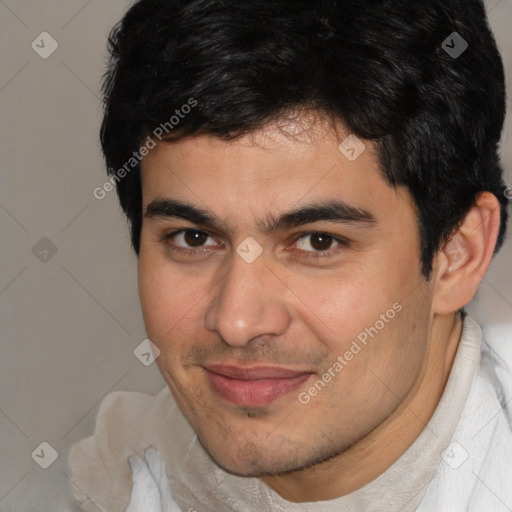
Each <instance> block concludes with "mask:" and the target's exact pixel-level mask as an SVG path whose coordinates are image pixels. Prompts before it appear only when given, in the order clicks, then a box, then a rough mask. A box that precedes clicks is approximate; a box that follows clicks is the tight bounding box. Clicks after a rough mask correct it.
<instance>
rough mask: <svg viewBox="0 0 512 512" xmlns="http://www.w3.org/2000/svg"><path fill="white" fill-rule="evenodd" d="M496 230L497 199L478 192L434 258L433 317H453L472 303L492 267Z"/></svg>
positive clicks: (498, 217)
mask: <svg viewBox="0 0 512 512" xmlns="http://www.w3.org/2000/svg"><path fill="white" fill-rule="evenodd" d="M499 228H500V203H499V201H498V199H497V198H496V196H494V195H493V194H491V193H490V192H479V193H478V194H477V196H476V199H475V204H474V205H473V206H472V207H471V209H470V210H469V211H468V213H467V215H466V217H465V218H464V221H463V223H462V224H461V226H460V227H459V229H458V230H457V231H456V232H455V233H454V234H453V235H452V237H451V238H450V240H448V241H447V242H446V243H445V244H444V245H443V247H442V248H441V249H440V250H439V252H438V253H437V255H436V258H435V272H434V276H435V277H434V281H435V283H434V288H433V299H432V310H433V312H434V313H437V314H440V315H446V314H450V313H453V312H455V311H457V310H458V309H460V308H462V307H464V306H465V305H466V304H468V303H469V302H470V301H471V299H473V297H474V296H475V293H476V291H477V289H478V286H479V285H480V283H481V282H482V279H483V278H484V276H485V273H486V272H487V269H488V268H489V265H490V263H491V260H492V257H493V253H494V248H495V246H496V240H497V238H498V233H499Z"/></svg>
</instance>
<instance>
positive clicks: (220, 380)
mask: <svg viewBox="0 0 512 512" xmlns="http://www.w3.org/2000/svg"><path fill="white" fill-rule="evenodd" d="M204 369H205V371H206V376H207V379H208V381H209V384H210V386H211V388H212V389H213V391H214V392H215V393H216V394H217V395H219V396H220V397H221V398H223V399H224V400H226V401H228V402H230V403H232V404H234V405H237V406H239V407H264V406H266V405H269V404H271V403H272V402H274V401H275V400H277V399H278V398H281V397H283V396H284V395H287V394H289V393H291V392H292V391H293V390H295V389H297V388H298V387H299V386H300V385H301V384H303V383H304V382H306V381H307V380H308V379H309V378H310V377H311V375H313V373H311V372H305V371H298V370H291V369H288V368H282V367H271V366H259V367H252V368H251V367H240V366H231V365H208V366H207V367H204Z"/></svg>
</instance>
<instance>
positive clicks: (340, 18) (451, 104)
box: [100, 0, 508, 279]
mask: <svg viewBox="0 0 512 512" xmlns="http://www.w3.org/2000/svg"><path fill="white" fill-rule="evenodd" d="M454 32H456V33H457V34H454ZM454 38H455V39H454ZM464 41H465V42H467V45H468V46H467V48H466V49H465V51H463V53H462V54H460V55H454V54H453V52H450V51H449V49H450V48H454V47H455V46H456V44H457V45H458V49H463V48H464ZM108 48H109V62H108V70H107V72H106V73H105V75H104V80H103V85H102V92H103V100H104V118H103V123H102V126H101V137H100V138H101V144H102V149H103V153H104V156H105V161H106V165H107V169H108V172H109V174H110V176H111V179H112V177H114V178H116V180H115V181H116V186H117V192H118V195H119V198H120V203H121V206H122V208H123V210H124V212H125V213H126V215H127V217H128V220H129V223H130V228H131V240H132V245H133V248H134V250H135V252H136V253H137V254H138V253H139V249H140V233H141V225H142V191H141V177H140V164H139V163H136V164H133V170H132V171H131V172H124V173H122V176H123V179H119V176H116V172H117V171H118V169H120V168H122V167H123V166H125V169H126V162H127V161H129V160H130V159H131V157H132V155H133V152H136V151H137V150H138V149H139V148H140V146H141V144H143V141H144V140H149V139H147V137H148V136H149V135H150V134H151V133H154V130H155V128H156V127H158V126H161V127H165V131H166V134H165V135H166V138H169V139H171V140H178V139H179V138H181V137H185V136H189V135H202V134H210V135H213V136H217V137H219V138H221V139H223V140H234V139H236V138H238V137H241V136H243V135H245V134H248V133H250V132H252V131H255V130H258V129H261V128H263V127H265V125H267V124H268V123H270V122H272V121H276V120H279V119H280V118H281V117H283V116H284V115H285V114H286V113H287V112H290V111H294V110H296V109H307V110H310V111H312V112H315V113H318V114H321V115H326V116H329V117H330V118H333V119H337V120H339V121H341V123H343V125H344V126H345V127H347V129H348V130H349V131H350V133H353V134H355V135H356V136H358V137H360V138H363V139H368V140H371V141H373V142H374V143H375V145H376V148H377V153H378V158H379V162H380V164H381V172H382V174H383V176H384V177H385V178H386V179H387V181H388V182H389V184H390V185H391V186H393V187H398V186H403V187H406V189H407V190H408V191H409V193H410V194H411V196H412V199H413V200H414V203H415V205H416V210H417V219H418V229H419V234H420V239H421V263H422V273H423V275H424V276H425V277H426V278H427V279H429V278H430V275H431V271H432V263H433V257H434V255H435V253H436V252H437V251H438V250H439V249H440V247H441V245H442V243H443V242H445V241H447V240H448V239H449V238H450V236H451V235H452V234H453V232H454V231H455V230H456V229H457V228H458V227H459V226H460V223H461V222H462V221H463V219H464V217H465V216H466V214H467V212H468V210H469V208H470V207H471V206H472V205H473V204H474V201H475V198H476V194H477V193H478V192H480V191H489V192H491V193H493V194H494V195H495V196H496V197H497V198H498V200H499V202H500V205H501V225H500V232H499V236H498V240H497V244H496V248H495V252H497V251H498V250H499V248H500V247H501V245H502V243H503V239H504V235H505V231H506V221H507V210H506V207H507V203H508V199H507V197H506V195H505V193H504V191H505V184H504V182H503V172H502V168H501V166H500V162H499V156H498V144H499V140H500V135H501V131H502V128H503V122H504V118H505V78H504V70H503V63H502V60H501V57H500V54H499V52H498V50H497V47H496V43H495V40H494V38H493V35H492V33H491V30H490V28H489V26H488V22H487V17H486V13H485V8H484V6H483V4H482V2H481V1H480V0H421V1H418V2H415V1H412V2H411V1H410V0H317V1H315V0H140V1H138V2H136V3H135V4H134V5H133V6H132V7H131V8H130V9H129V10H128V12H127V13H126V14H125V16H124V18H123V19H122V20H121V21H120V22H119V23H118V24H117V25H116V26H115V27H114V28H113V29H112V31H111V33H110V36H109V42H108ZM185 105H194V108H188V107H187V109H186V110H185V109H184V106H185ZM182 108H183V110H182ZM185 112H187V113H186V115H184V113H185ZM178 113H180V114H182V115H180V117H179V120H178V121H176V120H177V119H178V117H177V114H178ZM175 114H176V115H175ZM172 116H174V121H170V120H171V117H172ZM160 131H162V129H160ZM340 142H341V141H340Z"/></svg>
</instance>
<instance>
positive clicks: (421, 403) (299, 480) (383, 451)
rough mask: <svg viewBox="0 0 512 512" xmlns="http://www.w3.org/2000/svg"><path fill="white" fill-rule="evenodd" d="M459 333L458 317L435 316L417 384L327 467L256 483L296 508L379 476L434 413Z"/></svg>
mask: <svg viewBox="0 0 512 512" xmlns="http://www.w3.org/2000/svg"><path fill="white" fill-rule="evenodd" d="M461 333H462V320H461V318H460V316H459V315H458V314H455V313H454V314H452V315H446V316H442V317H440V316H435V317H434V320H433V323H432V331H431V336H430V347H429V356H428V361H427V363H426V369H425V372H424V373H423V375H422V377H421V381H419V382H418V383H417V385H416V386H415V387H414V389H413V390H412V391H411V393H410V395H409V396H408V397H406V399H405V400H404V401H403V402H402V404H401V405H400V406H399V407H398V408H397V409H396V410H395V411H394V412H393V413H392V414H391V415H390V416H389V417H388V418H387V419H386V420H385V421H384V422H382V423H381V424H380V425H379V426H378V427H377V428H376V429H374V430H373V431H372V432H371V433H370V434H368V435H367V436H366V437H364V438H362V439H361V440H359V441H358V442H357V443H356V444H354V445H353V446H352V447H351V448H349V449H348V450H346V451H344V452H343V453H341V454H339V455H337V456H335V457H333V458H331V459H329V460H328V461H326V462H323V463H321V464H317V465H316V466H313V467H311V468H307V469H302V470H298V471H295V472H292V473H287V474H285V475H277V476H267V477H262V478H261V480H262V481H263V482H265V483H266V484H267V485H268V486H269V487H271V488H272V489H273V490H274V491H275V492H277V493H278V494H279V495H280V496H281V497H282V498H284V499H286V500H289V501H292V502H297V503H301V502H312V501H322V500H331V499H335V498H339V497H341V496H344V495H346V494H350V493H351V492H354V491H356V490H357V489H360V488H361V487H363V486H365V485H366V484H368V483H370V482H371V481H372V480H374V479H375V478H377V477H378V476H379V475H381V474H382V473H384V472H385V471H386V470H387V469H388V468H389V467H390V466H391V465H392V464H393V463H394V462H395V461H396V460H398V459H399V458H400V456H401V455H402V454H403V453H405V452H406V451H407V449H408V448H409V447H410V446H411V445H412V444H413V443H414V441H415V440H416V439H417V438H418V436H419V435H420V434H421V432H422V431H423V430H424V428H425V427H426V425H427V424H428V422H429V421H430V418H431V417H432V415H433V414H434V411H435V409H436V407H437V405H438V403H439V401H440V399H441V396H442V394H443V391H444V388H445V386H446V382H447V381H448V377H449V375H450V371H451V368H452V366H453V361H454V359H455V355H456V352H457V348H458V345H459V341H460V337H461ZM368 461H371V463H370V464H369V463H368Z"/></svg>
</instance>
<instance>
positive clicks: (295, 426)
mask: <svg viewBox="0 0 512 512" xmlns="http://www.w3.org/2000/svg"><path fill="white" fill-rule="evenodd" d="M292 128H293V127H292ZM347 135H348V134H347V133H345V134H344V135H343V136H342V137H341V138H340V137H337V136H336V135H335V134H334V132H332V131H328V130H327V129H325V130H323V131H321V132H318V131H317V133H316V136H315V137H314V138H313V139H312V140H304V139H303V138H302V139H301V138H300V137H299V138H297V139H292V138H290V137H288V136H286V135H285V134H283V132H282V131H280V129H279V128H278V127H277V126H276V125H270V126H269V127H268V129H266V130H265V132H258V133H254V134H251V135H248V136H245V137H243V138H241V139H238V140H236V141H231V142H225V141H222V140H220V139H218V138H214V137H210V136H199V137H194V138H188V139H184V140H181V141H178V142H174V143H170V144H166V143H160V144H158V145H157V147H156V148H155V149H153V150H152V151H151V152H150V153H149V155H148V156H147V157H146V158H145V159H144V161H143V166H142V178H143V204H144V206H143V208H144V212H146V213H147V214H146V215H145V217H144V220H143V225H142V236H141V249H140V256H139V292H140V298H141V303H142V309H143V314H144V321H145V324H146V329H147V334H148V337H149V338H150V339H151V340H152V341H153V343H155V344H156V345H157V346H158V348H159V349H160V351H161V354H160V356H159V357H158V359H157V364H158V366H159V368H160V371H161V372H162V374H163V377H164V378H165V380H166V382H167V384H168V385H169V388H170V389H171V391H172V393H173V395H174V397H175V399H176V400H177V402H178V404H179V406H180V408H181V410H182V411H183V413H184V415H185V416H186V418H187V419H188V421H189V422H190V424H191V425H192V427H193V428H194V430H195V431H196V432H197V435H198V438H199V440H200V441H201V443H202V444H203V446H204V447H205V448H206V450H207V451H208V452H209V453H210V455H211V456H212V457H213V459H214V460H215V461H216V462H217V463H218V464H219V465H220V466H222V467H224V468H225V469H227V470H228V471H231V472H233V473H236V474H240V475H254V476H257V475H264V474H278V473H283V472H287V471H293V470H298V469H301V468H305V467H308V466H310V465H312V464H315V463H318V462H321V461H324V460H327V459H329V458H332V457H333V456H335V455H337V454H339V453H341V452H343V451H344V450H345V449H347V448H348V447H350V446H351V445H353V444H354V443H356V442H357V441H358V440H360V439H362V438H363V437H364V436H365V435H366V434H368V433H369V432H371V431H372V430H374V429H375V428H376V427H378V426H379V425H381V424H383V422H385V420H386V419H387V418H389V417H390V415H392V413H393V412H394V411H395V410H396V408H397V406H398V404H399V403H400V401H401V400H404V399H406V398H407V397H408V396H409V395H410V394H411V393H413V392H414V389H415V388H416V387H417V385H418V382H419V381H420V379H421V376H422V374H423V372H424V370H425V364H426V355H427V352H428V345H429V339H430V329H431V322H432V311H431V297H432V293H431V290H430V287H429V285H428V284H427V283H425V281H424V279H423V277H422V276H421V274H420V268H421V267H420V249H419V248H420V243H419V235H418V228H417V221H416V216H415V211H414V206H413V203H412V201H411V199H410V197H409V195H408V194H407V193H406V192H405V191H404V190H403V189H397V190H394V189H393V188H391V187H390V186H389V184H388V183H387V182H386V181H385V180H384V179H383V178H382V177H381V175H380V174H379V172H378V160H377V157H376V155H375V154H374V152H373V146H372V144H371V143H369V142H368V141H365V144H366V150H365V151H364V152H363V153H362V154H361V155H360V156H359V157H358V158H357V159H356V160H354V161H350V160H349V159H348V158H347V157H346V156H345V154H343V153H342V152H341V151H340V150H339V149H338V146H339V144H340V142H341V141H342V140H343V139H344V138H345V137H346V136H347ZM347 154H348V155H349V156H351V152H350V150H349V152H348V153H347ZM343 204H344V205H346V207H343ZM184 205H187V206H188V208H187V207H183V206H184ZM148 206H149V209H148ZM197 210H200V212H198V211H197ZM292 212H295V213H296V214H295V215H291V213H292ZM198 213H201V215H198ZM173 233H174V234H173ZM249 237H250V238H249ZM260 252H261V254H260ZM365 335H366V336H365Z"/></svg>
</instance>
